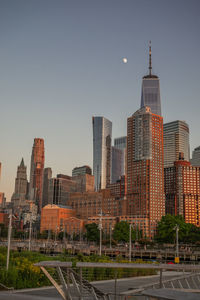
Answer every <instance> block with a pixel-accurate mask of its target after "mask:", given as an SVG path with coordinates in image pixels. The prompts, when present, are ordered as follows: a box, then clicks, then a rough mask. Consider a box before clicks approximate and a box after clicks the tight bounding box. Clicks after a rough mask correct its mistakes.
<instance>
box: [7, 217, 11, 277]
mask: <svg viewBox="0 0 200 300" xmlns="http://www.w3.org/2000/svg"><path fill="white" fill-rule="evenodd" d="M8 218H9V225H8V248H7V259H6V270H7V271H8V267H9V259H10V239H11V232H12V212H11V213H10V214H9V217H8Z"/></svg>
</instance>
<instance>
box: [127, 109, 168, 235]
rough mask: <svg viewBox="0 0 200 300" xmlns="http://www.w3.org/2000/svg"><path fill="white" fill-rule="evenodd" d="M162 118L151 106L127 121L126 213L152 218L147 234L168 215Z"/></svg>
mask: <svg viewBox="0 0 200 300" xmlns="http://www.w3.org/2000/svg"><path fill="white" fill-rule="evenodd" d="M163 163H164V156H163V118H162V117H161V116H159V115H155V114H153V113H152V112H151V109H150V108H149V107H143V108H141V109H140V110H138V111H136V112H135V113H134V114H133V115H132V116H131V117H130V118H128V124H127V215H131V216H133V217H135V218H142V219H148V220H149V226H148V230H149V232H148V234H147V236H148V237H153V236H154V234H155V231H156V226H157V222H158V221H159V220H160V219H161V217H162V216H163V215H165V197H164V168H163Z"/></svg>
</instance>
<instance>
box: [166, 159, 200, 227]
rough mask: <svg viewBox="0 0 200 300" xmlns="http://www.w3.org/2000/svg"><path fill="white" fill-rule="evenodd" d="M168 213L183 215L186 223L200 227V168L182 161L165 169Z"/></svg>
mask: <svg viewBox="0 0 200 300" xmlns="http://www.w3.org/2000/svg"><path fill="white" fill-rule="evenodd" d="M165 196H166V213H167V214H171V215H182V216H183V217H184V219H185V221H186V223H191V224H194V225H195V226H200V210H199V208H200V167H195V166H192V165H191V164H190V162H188V161H185V160H184V159H183V154H181V155H180V159H179V160H177V161H175V162H174V166H173V167H168V168H165Z"/></svg>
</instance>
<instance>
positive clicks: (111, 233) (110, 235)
mask: <svg viewBox="0 0 200 300" xmlns="http://www.w3.org/2000/svg"><path fill="white" fill-rule="evenodd" d="M112 230H113V228H112V225H111V224H110V249H112Z"/></svg>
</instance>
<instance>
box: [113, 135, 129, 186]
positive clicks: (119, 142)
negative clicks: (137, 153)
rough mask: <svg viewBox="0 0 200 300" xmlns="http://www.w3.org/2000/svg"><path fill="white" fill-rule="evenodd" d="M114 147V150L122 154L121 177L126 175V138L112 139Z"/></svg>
mask: <svg viewBox="0 0 200 300" xmlns="http://www.w3.org/2000/svg"><path fill="white" fill-rule="evenodd" d="M114 146H115V148H117V149H120V150H122V152H123V156H122V162H121V164H122V174H121V175H125V174H126V147H127V136H122V137H119V138H115V139H114ZM112 182H113V181H112Z"/></svg>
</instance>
